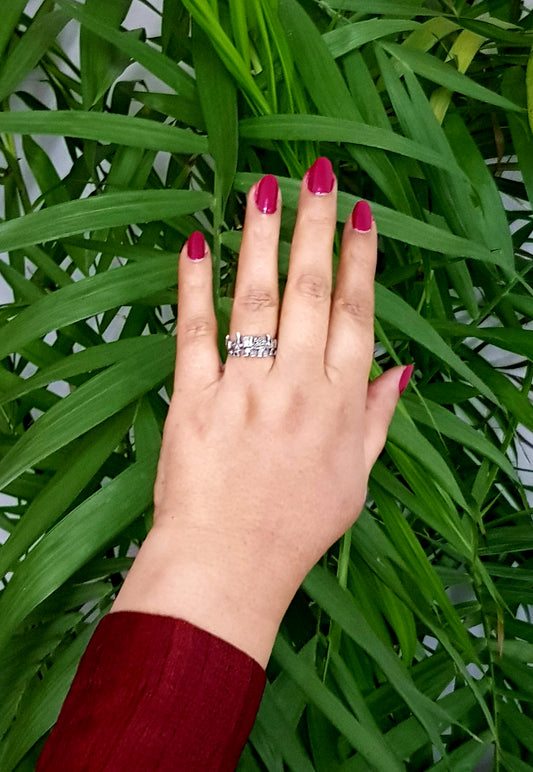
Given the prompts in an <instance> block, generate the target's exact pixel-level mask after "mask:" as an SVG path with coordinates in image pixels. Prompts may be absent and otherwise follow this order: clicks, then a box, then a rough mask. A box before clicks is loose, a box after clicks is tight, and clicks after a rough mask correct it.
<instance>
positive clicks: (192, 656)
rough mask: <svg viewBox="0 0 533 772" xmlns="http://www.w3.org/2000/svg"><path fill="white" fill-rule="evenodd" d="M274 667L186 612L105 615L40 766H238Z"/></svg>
mask: <svg viewBox="0 0 533 772" xmlns="http://www.w3.org/2000/svg"><path fill="white" fill-rule="evenodd" d="M265 681H266V674H265V671H264V670H263V668H262V667H261V666H260V665H259V664H258V663H257V662H256V661H255V660H254V659H252V658H251V657H250V656H248V655H247V654H245V653H244V652H243V651H241V650H240V649H237V648H235V646H232V644H230V643H227V642H226V641H223V640H222V639H220V638H217V637H216V636H214V635H211V634H210V633H208V632H206V631H205V630H201V629H199V628H198V627H195V626H194V625H192V624H190V623H189V622H185V621H183V620H181V619H174V618H172V617H167V616H159V615H156V614H145V613H141V612H136V611H117V612H114V613H112V614H108V615H107V616H106V617H104V618H103V619H102V621H101V622H100V624H99V625H98V627H97V628H96V631H95V633H94V635H93V637H92V638H91V641H90V643H89V645H88V647H87V650H86V651H85V654H84V655H83V657H82V659H81V662H80V665H79V667H78V671H77V673H76V676H75V678H74V681H73V683H72V686H71V688H70V691H69V693H68V694H67V697H66V700H65V702H64V704H63V707H62V709H61V713H60V715H59V718H58V721H57V724H56V726H55V727H54V729H53V730H52V733H51V735H50V737H49V738H48V740H47V741H46V743H45V745H44V748H43V751H42V753H41V756H40V758H39V761H38V763H37V772H58V770H61V772H82V771H83V772H89V771H90V772H136V771H137V770H139V772H140V771H141V770H142V772H156V771H157V772H178V771H179V770H187V772H194V771H198V772H200V771H201V770H206V772H207V771H208V772H219V771H220V772H230V770H231V772H233V770H234V769H235V767H236V766H237V763H238V761H239V757H240V754H241V751H242V749H243V746H244V744H245V742H246V740H247V738H248V734H249V733H250V730H251V728H252V725H253V722H254V720H255V716H256V713H257V710H258V708H259V703H260V701H261V697H262V694H263V689H264V687H265Z"/></svg>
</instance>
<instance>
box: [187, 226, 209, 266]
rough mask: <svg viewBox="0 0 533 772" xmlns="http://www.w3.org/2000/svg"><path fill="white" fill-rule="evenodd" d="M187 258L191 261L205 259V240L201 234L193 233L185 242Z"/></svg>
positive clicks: (198, 232)
mask: <svg viewBox="0 0 533 772" xmlns="http://www.w3.org/2000/svg"><path fill="white" fill-rule="evenodd" d="M187 256H188V257H189V258H190V259H191V260H202V259H203V258H204V257H205V239H204V236H203V233H200V231H194V232H193V233H191V235H190V236H189V240H188V241H187Z"/></svg>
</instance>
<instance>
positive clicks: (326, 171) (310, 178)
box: [305, 157, 335, 196]
mask: <svg viewBox="0 0 533 772" xmlns="http://www.w3.org/2000/svg"><path fill="white" fill-rule="evenodd" d="M305 181H306V183H307V187H308V189H309V190H310V191H311V193H314V194H315V195H316V196H323V195H325V194H326V193H331V191H332V190H333V186H334V185H335V175H334V174H333V167H332V165H331V161H330V160H329V158H324V157H322V158H317V159H316V161H315V162H314V164H313V165H312V166H311V168H310V169H308V170H307V172H306V175H305Z"/></svg>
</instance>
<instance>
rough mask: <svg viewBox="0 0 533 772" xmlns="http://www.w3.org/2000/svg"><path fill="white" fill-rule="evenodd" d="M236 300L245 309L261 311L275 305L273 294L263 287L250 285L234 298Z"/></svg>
mask: <svg viewBox="0 0 533 772" xmlns="http://www.w3.org/2000/svg"><path fill="white" fill-rule="evenodd" d="M236 302H237V304H238V305H239V306H241V307H242V308H245V309H246V310H247V311H262V310H263V309H267V308H275V307H276V305H277V301H276V298H275V297H274V294H273V293H272V292H270V291H268V290H265V289H259V288H257V287H252V288H250V289H248V290H246V291H245V292H243V293H242V294H241V295H239V297H238V298H236Z"/></svg>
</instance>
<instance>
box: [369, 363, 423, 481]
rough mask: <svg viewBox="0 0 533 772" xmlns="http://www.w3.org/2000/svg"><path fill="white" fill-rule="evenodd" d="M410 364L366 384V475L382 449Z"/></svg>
mask: <svg viewBox="0 0 533 772" xmlns="http://www.w3.org/2000/svg"><path fill="white" fill-rule="evenodd" d="M412 372H413V365H407V366H403V367H393V368H392V369H391V370H387V371H386V372H385V373H383V375H380V376H379V377H378V378H376V379H375V380H373V381H372V382H371V383H369V384H368V391H367V397H366V413H365V462H366V468H367V471H368V473H369V474H370V470H371V469H372V467H373V466H374V464H375V463H376V461H377V459H378V457H379V454H380V453H381V451H382V450H383V448H384V447H385V442H386V440H387V433H388V431H389V426H390V423H391V421H392V417H393V415H394V411H395V410H396V405H397V404H398V402H399V400H400V396H401V394H402V392H403V390H404V389H405V387H406V386H407V383H408V381H409V377H410V376H411V373H412Z"/></svg>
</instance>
